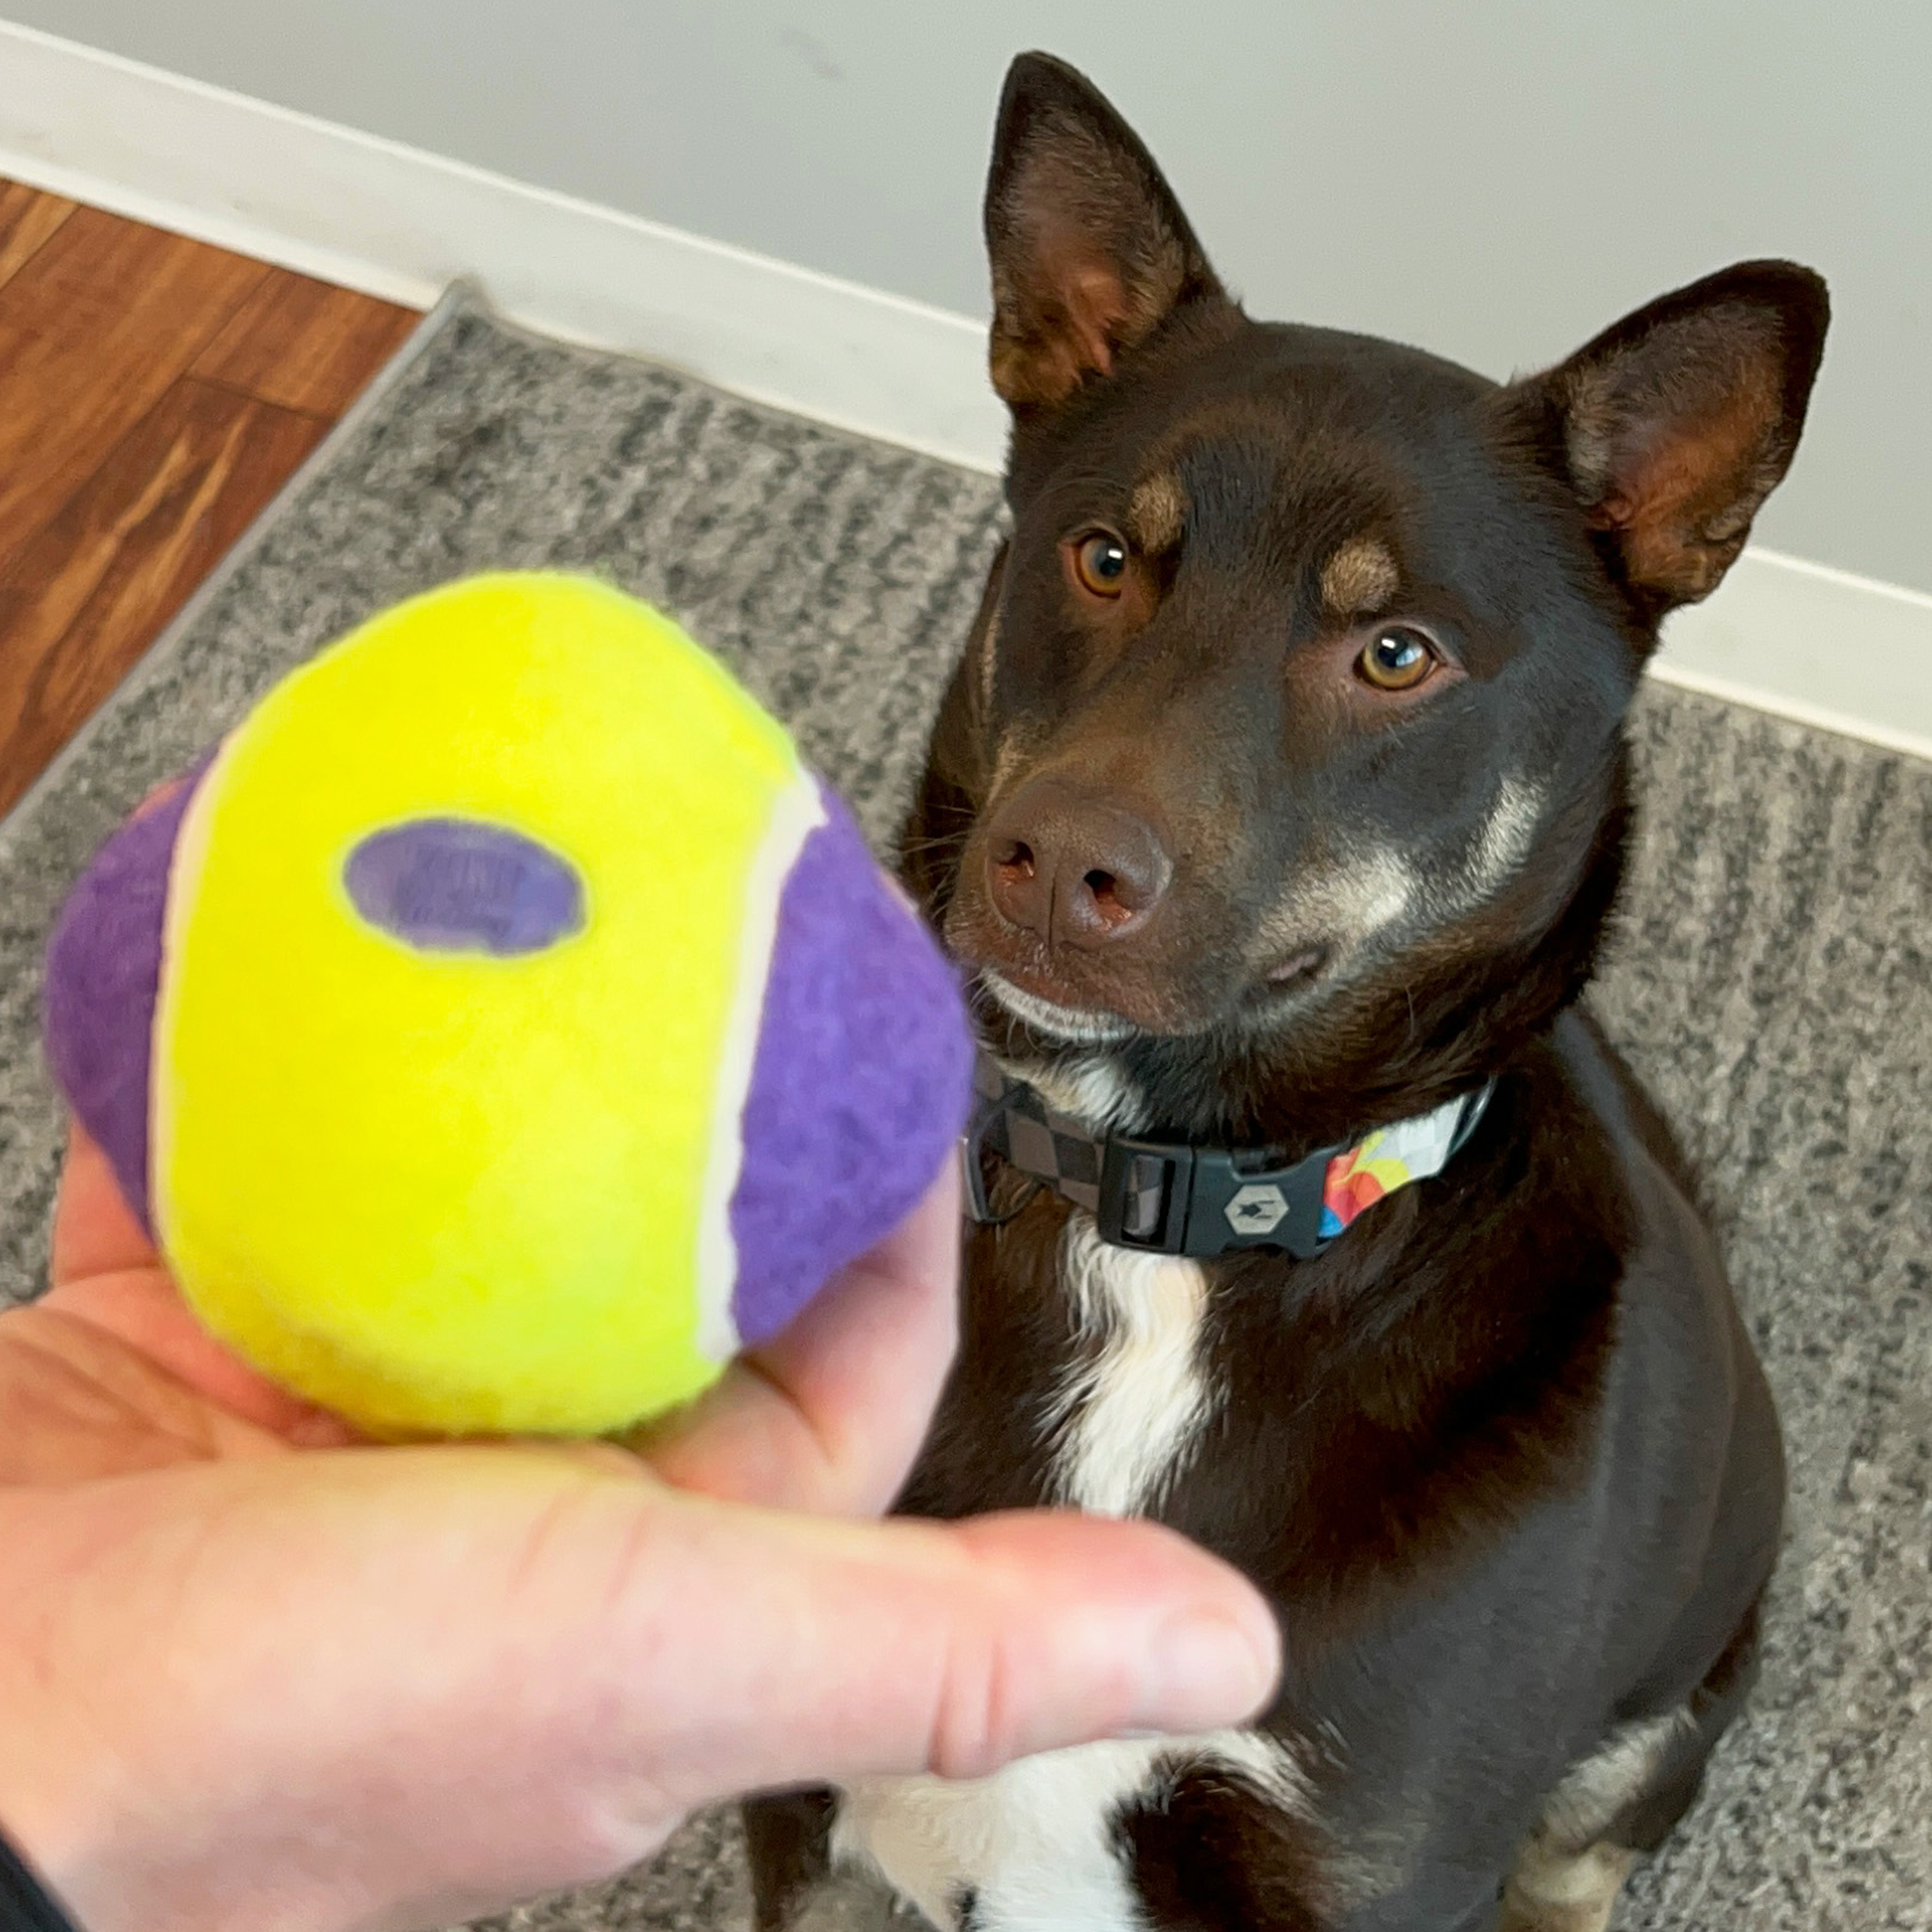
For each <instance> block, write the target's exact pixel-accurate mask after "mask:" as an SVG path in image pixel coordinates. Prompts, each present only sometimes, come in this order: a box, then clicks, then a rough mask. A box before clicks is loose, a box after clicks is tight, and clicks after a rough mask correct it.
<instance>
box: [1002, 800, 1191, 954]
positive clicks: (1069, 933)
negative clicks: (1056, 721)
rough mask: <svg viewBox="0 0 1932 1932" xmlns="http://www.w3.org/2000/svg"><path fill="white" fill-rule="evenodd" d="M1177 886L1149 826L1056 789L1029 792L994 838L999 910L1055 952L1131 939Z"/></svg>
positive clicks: (1011, 803)
mask: <svg viewBox="0 0 1932 1932" xmlns="http://www.w3.org/2000/svg"><path fill="white" fill-rule="evenodd" d="M1173 876H1174V862H1173V861H1172V859H1169V856H1168V855H1167V853H1166V849H1165V848H1164V847H1163V845H1162V844H1161V842H1160V838H1159V837H1158V836H1157V834H1156V833H1155V832H1154V827H1153V826H1151V825H1149V824H1148V822H1147V821H1146V820H1145V819H1144V818H1142V817H1139V816H1138V815H1137V814H1135V813H1133V812H1132V811H1129V810H1127V808H1125V807H1124V806H1122V805H1117V804H1114V803H1112V802H1109V801H1107V800H1106V799H1097V798H1093V797H1090V796H1086V795H1085V794H1083V793H1080V792H1079V791H1076V790H1073V788H1072V787H1069V786H1067V785H1065V784H1061V783H1059V782H1058V781H1054V780H1051V779H1042V780H1040V781H1038V782H1037V783H1036V784H1030V785H1026V786H1023V787H1022V788H1021V789H1020V790H1019V791H1018V792H1016V793H1014V795H1013V797H1012V798H1010V799H1008V800H1007V803H1006V804H1005V805H1004V806H1003V807H1002V808H1001V810H1000V811H999V813H998V814H997V816H996V817H995V819H994V820H993V823H992V825H991V826H989V827H988V828H987V839H986V883H987V886H988V889H989V891H990V892H992V898H993V904H995V907H998V910H999V912H1000V914H1001V917H1003V918H1004V919H1007V921H1008V922H1010V924H1012V925H1014V926H1020V927H1022V928H1024V929H1025V930H1026V931H1027V932H1034V933H1037V934H1038V935H1040V938H1043V939H1044V940H1045V941H1046V942H1047V944H1049V946H1070V947H1076V948H1082V949H1086V948H1091V947H1098V946H1104V945H1106V944H1108V943H1109V941H1112V940H1116V939H1122V938H1125V937H1126V936H1127V935H1128V934H1129V933H1130V932H1133V930H1134V929H1136V927H1138V926H1142V925H1143V924H1145V922H1146V920H1147V917H1148V914H1149V913H1151V912H1152V911H1153V910H1154V907H1156V906H1157V905H1158V904H1160V899H1161V895H1162V894H1163V893H1164V892H1166V890H1167V887H1168V882H1169V880H1170V879H1172V877H1173Z"/></svg>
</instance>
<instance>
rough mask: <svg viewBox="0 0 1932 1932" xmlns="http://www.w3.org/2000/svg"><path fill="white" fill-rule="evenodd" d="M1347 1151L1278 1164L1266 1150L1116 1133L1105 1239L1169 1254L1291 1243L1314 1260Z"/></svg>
mask: <svg viewBox="0 0 1932 1932" xmlns="http://www.w3.org/2000/svg"><path fill="white" fill-rule="evenodd" d="M1340 1151H1341V1150H1340V1148H1322V1149H1321V1150H1320V1151H1319V1152H1317V1153H1315V1154H1310V1155H1309V1156H1308V1157H1307V1159H1306V1160H1299V1161H1297V1162H1296V1163H1295V1164H1294V1166H1292V1167H1277V1166H1270V1165H1269V1164H1268V1157H1267V1155H1266V1154H1265V1153H1244V1152H1237V1151H1234V1150H1232V1149H1231V1148H1218V1147H1203V1148H1196V1147H1187V1146H1185V1145H1176V1144H1175V1143H1174V1142H1166V1141H1143V1140H1131V1139H1109V1141H1108V1142H1106V1155H1105V1159H1104V1160H1103V1164H1102V1169H1101V1175H1100V1212H1099V1214H1098V1216H1097V1220H1098V1223H1099V1226H1100V1238H1101V1239H1102V1240H1103V1241H1112V1242H1114V1243H1115V1244H1117V1245H1118V1246H1119V1247H1124V1248H1138V1249H1140V1250H1143V1251H1145V1252H1146V1253H1151V1254H1162V1255H1196V1256H1211V1255H1225V1254H1231V1253H1235V1252H1237V1251H1238V1250H1241V1249H1243V1248H1261V1247H1268V1248H1285V1249H1286V1250H1287V1251H1288V1252H1289V1253H1290V1254H1291V1255H1292V1256H1294V1257H1295V1259H1296V1260H1298V1261H1307V1260H1308V1259H1310V1257H1311V1256H1315V1255H1318V1254H1319V1253H1321V1252H1322V1250H1323V1249H1324V1248H1325V1247H1327V1246H1328V1242H1327V1241H1325V1239H1324V1238H1322V1189H1323V1186H1324V1184H1325V1181H1326V1180H1327V1178H1328V1163H1329V1162H1330V1161H1331V1160H1333V1159H1334V1157H1335V1155H1336V1154H1338V1153H1339V1152H1340Z"/></svg>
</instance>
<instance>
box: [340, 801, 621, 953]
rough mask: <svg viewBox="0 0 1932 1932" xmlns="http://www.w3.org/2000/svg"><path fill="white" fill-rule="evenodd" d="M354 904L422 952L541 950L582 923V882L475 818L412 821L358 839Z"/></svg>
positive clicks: (554, 858) (544, 853)
mask: <svg viewBox="0 0 1932 1932" xmlns="http://www.w3.org/2000/svg"><path fill="white" fill-rule="evenodd" d="M342 882H343V883H344V885H345V886H347V888H348V890H349V896H350V900H351V901H353V904H354V905H355V907H356V910H357V911H358V912H359V913H361V914H362V916H363V917H364V918H365V919H367V920H368V922H369V923H370V924H371V926H376V927H377V928H379V929H380V930H381V931H383V932H386V933H388V934H389V935H390V936H391V937H392V938H396V939H400V940H401V941H402V942H403V943H404V945H406V946H411V947H415V948H416V950H418V951H419V952H423V953H490V954H491V955H493V956H496V957H497V958H499V959H502V958H508V957H510V956H514V955H515V954H517V953H541V952H542V951H543V950H544V949H545V948H546V947H551V946H554V945H556V944H557V942H558V941H559V940H563V939H568V938H569V937H570V936H571V935H572V934H573V933H577V932H582V931H583V881H582V880H581V879H580V878H579V877H578V876H577V871H576V868H574V866H573V865H571V863H570V862H569V861H568V859H563V858H561V857H559V856H558V855H557V854H556V853H554V852H553V851H552V850H550V848H549V847H547V846H545V845H540V844H538V843H537V841H535V839H534V838H527V837H526V836H525V835H523V833H522V832H512V831H511V829H509V827H508V826H505V825H492V824H490V823H488V822H487V820H483V819H480V818H413V819H410V820H408V821H407V822H406V823H404V824H401V825H391V826H385V827H384V828H383V830H381V831H380V832H371V833H370V834H369V835H368V837H367V838H364V839H362V840H360V841H358V843H357V844H356V847H355V849H354V850H353V851H351V852H350V854H349V857H348V859H347V862H346V863H345V864H344V866H343V868H342Z"/></svg>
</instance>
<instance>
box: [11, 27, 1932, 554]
mask: <svg viewBox="0 0 1932 1932" xmlns="http://www.w3.org/2000/svg"><path fill="white" fill-rule="evenodd" d="M0 9H4V10H5V11H7V12H8V13H10V14H11V15H12V17H13V18H15V19H17V20H22V21H24V22H26V23H28V24H29V25H31V26H39V27H43V28H46V29H48V30H49V31H52V32H55V33H59V34H66V35H68V36H70V37H72V38H74V39H77V40H84V41H88V42H90V43H93V44H95V45H97V46H104V47H107V48H110V49H113V50H115V51H116V52H121V53H124V54H127V55H133V56H134V57H135V58H139V59H142V60H147V61H150V62H154V63H155V64H156V65H159V66H162V67H165V68H171V69H173V70H175V71H178V72H180V73H183V74H192V75H194V76H196V77H199V78H201V79H203V80H209V81H213V82H216V83H220V84H223V85H225V86H229V87H233V88H236V89H240V90H241V91H242V92H245V93H248V94H253V95H259V96H262V97H263V98H267V99H269V100H272V101H281V102H283V103H285V104H287V105H290V106H291V107H299V108H303V109H306V110H309V111H310V112H311V113H316V114H319V115H323V116H326V117H327V118H330V119H332V120H336V121H346V122H348V123H350V124H353V125H354V126H357V127H365V128H368V129H371V130H374V131H376V132H377V133H383V134H387V135H390V136H395V137H396V138H398V139H401V140H405V141H409V142H415V143H416V144H417V145H421V146H423V147H426V148H432V149H435V150H437V151H441V152H443V153H445V154H454V155H457V156H460V157H462V158H463V159H465V160H470V161H472V162H475V163H480V164H481V165H483V166H487V167H491V168H495V169H499V170H501V171H502V172H505V173H508V174H510V175H516V176H517V177H519V178H522V179H523V180H526V181H534V182H538V183H541V184H545V185H547V186H550V187H556V188H560V189H564V190H568V191H571V192H573V193H577V194H580V195H584V196H589V197H590V198H592V199H595V200H598V201H602V202H608V203H610V204H613V205H616V206H617V207H619V208H627V209H630V210H632V211H636V212H637V213H640V214H646V215H649V216H652V217H655V218H657V219H658V220H664V221H667V222H670V223H675V224H676V225H677V226H680V227H683V228H688V229H693V230H695V231H696V232H697V233H702V234H706V235H710V236H717V237H719V238H721V239H724V240H727V241H730V242H738V243H741V244H742V245H746V246H748V247H750V248H757V249H760V250H763V251H766V252H767V253H769V254H774V255H778V256H781V257H786V258H787V259H789V260H793V261H796V262H802V263H808V264H809V265H811V266H813V267H815V268H819V269H826V270H829V271H830V272H833V273H835V274H838V275H845V276H849V277H851V278H853V279H855V280H856V281H862V282H867V283H871V284H874V285H876V286H878V287H884V288H889V289H893V290H898V291H900V292H901V293H904V294H907V295H910V296H919V297H921V298H923V299H926V300H927V301H929V302H937V303H939V304H941V305H944V306H946V307H948V308H959V309H965V310H968V311H971V312H974V313H975V314H977V313H980V312H982V311H983V307H984V301H985V298H984V293H983V284H984V276H983V268H982V265H981V262H980V254H979V242H978V234H977V211H978V197H979V190H980V175H981V170H982V169H983V166H984V162H985V151H986V139H987V134H988V131H989V126H990V123H991V119H992V110H993V104H994V101H995V97H996V95H997V92H998V86H999V80H1000V76H1001V71H1002V69H1003V68H1004V65H1005V62H1006V61H1007V58H1008V56H1009V55H1010V54H1012V53H1013V52H1015V51H1016V50H1017V49H1020V48H1022V47H1026V46H1046V47H1048V48H1049V49H1052V50H1053V51H1055V52H1058V53H1061V54H1062V55H1065V56H1066V57H1067V58H1070V59H1072V60H1073V61H1075V62H1077V63H1078V64H1079V65H1082V66H1083V67H1084V68H1086V69H1087V70H1088V72H1090V73H1091V74H1093V75H1094V77H1095V78H1096V79H1097V80H1098V81H1099V82H1100V83H1101V85H1102V86H1104V87H1105V88H1106V89H1108V90H1109V92H1111V93H1112V95H1113V97H1114V98H1115V100H1116V101H1117V102H1118V104H1120V106H1121V107H1122V109H1123V110H1124V111H1125V112H1126V113H1127V115H1128V117H1129V118H1130V119H1131V120H1133V121H1134V122H1135V123H1136V124H1137V125H1138V126H1139V128H1140V129H1141V130H1142V133H1143V134H1144V135H1145V136H1146V138H1147V139H1148V142H1149V145H1151V147H1152V148H1154V151H1155V153H1156V154H1157V155H1158V156H1159V157H1160V159H1161V160H1162V161H1163V163H1164V164H1165V165H1166V167H1167V169H1168V170H1169V174H1170V175H1171V176H1172V178H1173V180H1174V181H1175V184H1176V186H1177V187H1178V189H1179V190H1180V193H1181V197H1182V199H1183V200H1184V202H1186V203H1187V205H1188V207H1189V208H1190V211H1191V212H1192V214H1193V216H1194V217H1195V220H1196V224H1197V226H1199V229H1200V230H1201V233H1202V237H1203V239H1205V242H1207V244H1208V248H1209V250H1210V252H1211V254H1214V257H1216V259H1217V262H1218V263H1219V265H1220V267H1221V268H1222V269H1223V273H1224V274H1225V275H1226V276H1227V278H1229V280H1230V281H1231V282H1232V284H1234V285H1235V286H1236V287H1238V288H1239V289H1241V290H1243V291H1244V293H1246V295H1247V297H1248V298H1249V301H1250V307H1251V308H1252V309H1253V311H1254V312H1256V314H1263V315H1271V316H1289V317H1296V318H1299V319H1304V320H1313V321H1320V322H1325V323H1334V324H1337V325H1340V326H1344V327H1351V328H1358V329H1371V330H1374V331H1376V332H1381V333H1384V334H1387V335H1394V336H1397V337H1400V338H1406V339H1408V340H1410V341H1416V342H1420V343H1422V344H1425V345H1426V346H1427V347H1430V348H1433V349H1435V350H1439V351H1441V352H1442V353H1446V354H1448V355H1451V356H1456V357H1457V358H1459V359H1462V360H1463V361H1465V362H1469V363H1472V364H1473V365H1475V366H1476V367H1478V368H1482V369H1484V370H1487V371H1490V372H1492V373H1493V374H1499V375H1500V374H1505V373H1507V372H1508V371H1510V370H1511V369H1512V368H1522V367H1527V366H1529V365H1535V364H1538V363H1540V362H1546V361H1548V360H1550V359H1554V358H1555V357H1556V356H1559V355H1561V354H1562V353H1565V351H1566V350H1568V349H1569V348H1571V347H1574V345H1575V344H1577V343H1578V342H1580V341H1582V340H1583V338H1585V337H1586V336H1588V335H1590V334H1592V333H1593V332H1595V330H1596V329H1598V327H1599V326H1601V325H1603V324H1604V323H1607V322H1609V321H1610V320H1612V319H1613V317H1616V316H1617V315H1618V314H1622V312H1623V311H1625V310H1626V309H1628V308H1633V307H1634V306H1635V305H1637V304H1638V303H1639V302H1643V301H1644V300H1646V299H1649V297H1650V296H1652V295H1654V294H1656V293H1660V292H1661V291H1662V290H1664V289H1666V288H1668V287H1673V286H1674V285H1676V284H1678V283H1680V282H1682V281H1686V280H1688V279H1689V278H1691V277H1693V276H1694V275H1698V274H1700V273H1702V272H1703V271H1705V270H1706V269H1710V268H1714V267H1716V266H1718V265H1720V264H1721V263H1724V262H1727V261H1729V260H1734V259H1736V258H1738V257H1743V256H1747V255H1752V254H1785V255H1790V256H1793V257H1796V258H1798V259H1799V260H1802V261H1806V262H1809V263H1813V264H1814V265H1815V266H1817V267H1819V268H1820V269H1823V271H1824V272H1825V273H1826V275H1827V276H1829V278H1830V280H1831V281H1832V288H1833V293H1834V296H1835V299H1836V302H1837V305H1838V323H1837V324H1836V326H1835V330H1834V333H1833V337H1832V347H1831V349H1830V351H1829V355H1828V357H1827V360H1826V369H1825V374H1824V377H1823V380H1822V381H1821V383H1820V388H1819V392H1818V398H1817V405H1816V407H1815V409H1814V413H1813V419H1812V428H1811V433H1810V435H1809V437H1808V440H1807V443H1806V446H1805V449H1804V451H1803V452H1802V455H1801V456H1800V458H1799V466H1798V469H1797V471H1796V474H1795V475H1794V476H1793V478H1792V480H1791V481H1790V484H1788V485H1787V487H1786V489H1785V490H1784V491H1783V492H1781V494H1780V495H1779V496H1778V497H1777V498H1775V499H1774V500H1773V502H1772V505H1771V506H1770V507H1769V509H1768V510H1767V511H1766V514H1765V516H1764V517H1763V520H1762V521H1761V523H1760V529H1759V534H1760V538H1762V540H1763V541H1765V542H1766V543H1768V544H1772V545H1775V547H1778V548H1780V549H1783V550H1789V551H1792V552H1794V553H1797V554H1799V555H1800V556H1808V557H1811V558H1814V559H1817V560H1819V561H1821V562H1828V563H1832V564H1835V565H1839V566H1840V567H1841V568H1846V569H1850V570H1855V571H1864V572H1866V573H1867V574H1870V575H1873V576H1876V577H1882V578H1885V579H1888V580H1892V581H1894V582H1898V583H1909V584H1912V585H1914V586H1918V587H1920V588H1921V589H1932V353H1928V351H1932V341H1928V329H1932V5H1927V0H1748V4H1747V0H1461V4H1454V5H1452V4H1445V0H1187V4H1166V5H1163V4H1159V3H1158V0H1108V4H1085V0H1033V4H1024V0H947V4H943V5H935V4H931V0H789V4H787V0H166V4H163V5H157V4H156V0H0Z"/></svg>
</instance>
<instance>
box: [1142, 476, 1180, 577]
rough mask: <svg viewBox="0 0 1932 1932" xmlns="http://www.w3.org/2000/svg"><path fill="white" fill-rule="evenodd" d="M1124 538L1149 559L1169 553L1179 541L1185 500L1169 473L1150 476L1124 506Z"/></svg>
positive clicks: (1175, 479)
mask: <svg viewBox="0 0 1932 1932" xmlns="http://www.w3.org/2000/svg"><path fill="white" fill-rule="evenodd" d="M1127 520H1128V522H1129V523H1130V524H1131V525H1132V526H1133V527H1132V529H1130V531H1129V532H1128V534H1129V535H1131V536H1132V537H1133V540H1134V541H1135V542H1136V544H1139V547H1141V548H1142V550H1145V552H1146V553H1148V555H1149V556H1159V555H1160V553H1161V552H1162V551H1163V550H1172V548H1173V547H1175V544H1178V542H1180V541H1181V530H1182V529H1183V527H1184V525H1185V524H1186V523H1187V498H1186V497H1185V496H1183V495H1182V494H1181V484H1180V481H1179V480H1178V478H1176V477H1175V475H1174V474H1173V472H1172V471H1171V470H1163V471H1162V472H1161V473H1160V475H1157V476H1150V477H1149V478H1148V479H1147V480H1146V481H1145V482H1144V483H1142V484H1140V485H1139V487H1137V488H1136V490H1135V491H1134V494H1133V501H1132V502H1130V503H1129V504H1128V505H1127Z"/></svg>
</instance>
